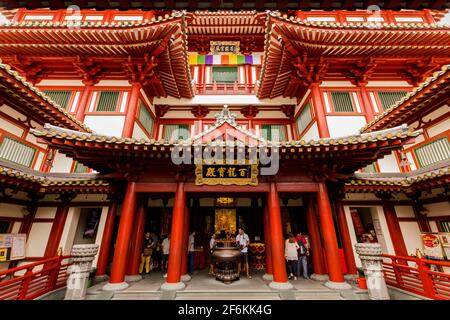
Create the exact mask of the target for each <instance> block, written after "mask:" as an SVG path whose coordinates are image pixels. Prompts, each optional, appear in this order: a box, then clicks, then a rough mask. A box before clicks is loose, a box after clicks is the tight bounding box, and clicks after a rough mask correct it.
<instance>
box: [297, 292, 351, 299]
mask: <svg viewBox="0 0 450 320" xmlns="http://www.w3.org/2000/svg"><path fill="white" fill-rule="evenodd" d="M294 296H295V300H344V298H343V297H342V295H341V293H340V292H339V291H322V290H321V291H314V290H311V291H294Z"/></svg>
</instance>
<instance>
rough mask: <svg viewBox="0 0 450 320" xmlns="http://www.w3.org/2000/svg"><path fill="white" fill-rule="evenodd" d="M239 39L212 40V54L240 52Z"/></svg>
mask: <svg viewBox="0 0 450 320" xmlns="http://www.w3.org/2000/svg"><path fill="white" fill-rule="evenodd" d="M239 44H240V43H239V41H210V50H211V54H219V53H233V54H238V53H239Z"/></svg>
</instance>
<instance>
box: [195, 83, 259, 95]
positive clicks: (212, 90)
mask: <svg viewBox="0 0 450 320" xmlns="http://www.w3.org/2000/svg"><path fill="white" fill-rule="evenodd" d="M194 92H195V94H196V95H208V94H211V95H227V94H229V95H241V94H242V95H244V94H246V95H255V94H256V85H255V84H254V83H237V82H234V83H217V82H213V83H194Z"/></svg>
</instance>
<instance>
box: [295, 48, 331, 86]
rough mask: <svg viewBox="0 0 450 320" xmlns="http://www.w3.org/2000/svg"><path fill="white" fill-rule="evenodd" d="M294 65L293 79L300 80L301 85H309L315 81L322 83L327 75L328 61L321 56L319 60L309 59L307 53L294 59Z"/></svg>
mask: <svg viewBox="0 0 450 320" xmlns="http://www.w3.org/2000/svg"><path fill="white" fill-rule="evenodd" d="M293 66H294V67H295V70H294V72H293V78H291V81H295V80H296V81H299V82H300V83H299V84H301V85H303V86H305V87H309V86H310V85H312V84H313V83H320V82H321V81H322V79H323V76H324V75H325V73H326V71H327V68H328V62H326V61H325V60H324V59H323V58H320V59H319V61H318V62H311V61H308V57H307V54H306V53H305V54H303V56H298V57H296V58H295V59H294V62H293Z"/></svg>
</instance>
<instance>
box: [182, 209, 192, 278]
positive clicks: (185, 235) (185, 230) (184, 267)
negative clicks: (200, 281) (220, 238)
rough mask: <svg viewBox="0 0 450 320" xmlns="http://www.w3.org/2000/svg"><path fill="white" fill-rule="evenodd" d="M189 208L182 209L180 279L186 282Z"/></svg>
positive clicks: (188, 276)
mask: <svg viewBox="0 0 450 320" xmlns="http://www.w3.org/2000/svg"><path fill="white" fill-rule="evenodd" d="M189 216H190V212H189V208H188V207H187V206H186V208H185V209H184V227H183V248H182V249H183V251H182V252H183V253H182V256H181V280H182V281H184V282H186V281H189V280H191V276H190V275H189V274H188V258H187V255H188V247H189V246H188V243H189Z"/></svg>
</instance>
